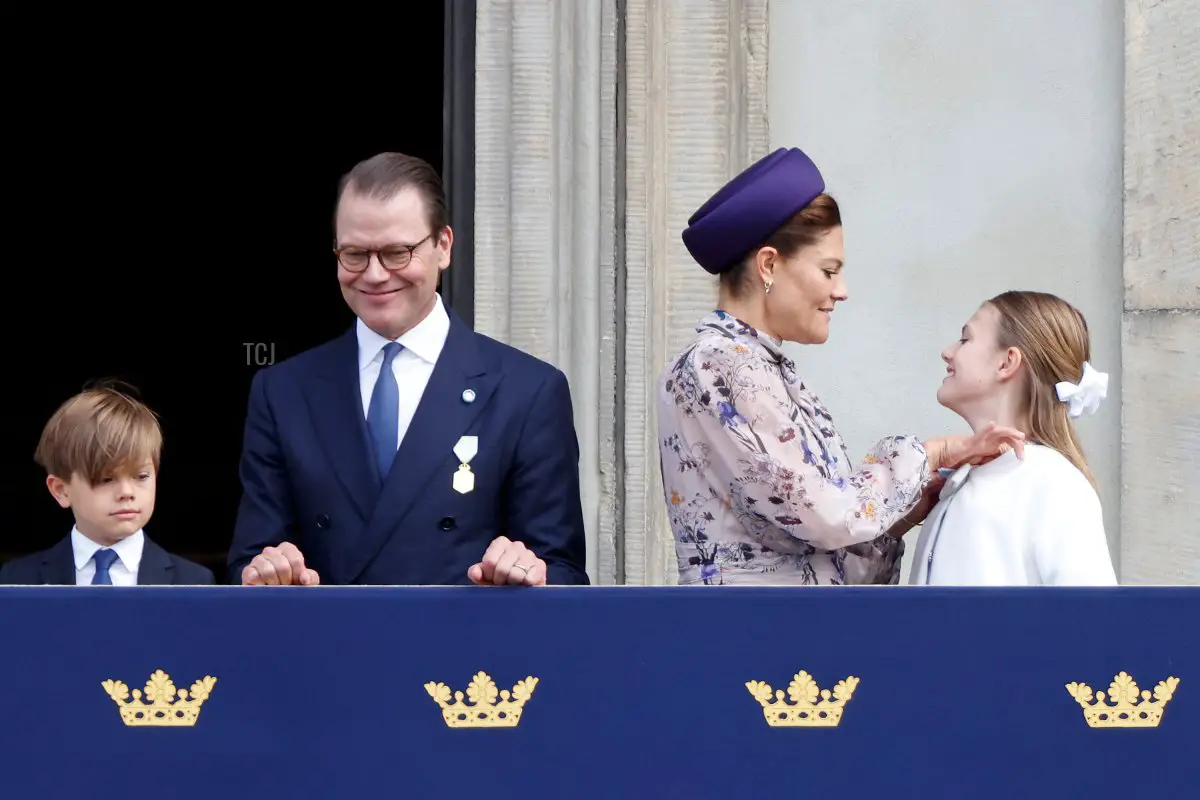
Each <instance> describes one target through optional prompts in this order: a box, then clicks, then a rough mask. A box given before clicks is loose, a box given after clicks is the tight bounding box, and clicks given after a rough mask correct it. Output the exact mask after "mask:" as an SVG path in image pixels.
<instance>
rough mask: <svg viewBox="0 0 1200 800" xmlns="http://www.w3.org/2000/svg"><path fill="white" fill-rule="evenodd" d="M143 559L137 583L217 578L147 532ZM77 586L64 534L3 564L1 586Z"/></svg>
mask: <svg viewBox="0 0 1200 800" xmlns="http://www.w3.org/2000/svg"><path fill="white" fill-rule="evenodd" d="M142 535H143V536H145V544H144V545H142V560H141V561H140V562H139V563H138V580H137V582H138V586H211V585H213V583H215V581H216V578H215V576H214V575H213V573H212V570H210V569H209V568H208V567H202V566H200V565H199V564H196V563H194V562H192V561H188V560H187V559H186V558H180V557H179V556H176V555H172V554H170V553H168V552H167V551H166V550H163V549H162V548H161V547H159V546H158V545H157V544H155V543H154V542H152V541H151V540H150V537H149V536H146V535H145V533H143V534H142ZM4 584H13V585H16V586H41V585H44V584H51V585H55V586H74V585H75V551H74V550H72V549H71V537H70V536H65V537H63V538H62V539H61V540H59V542H58V544H56V545H54V547H51V548H49V549H48V550H42V551H41V552H37V553H30V554H29V555H27V556H20V557H19V558H14V559H13V560H12V561H9V562H6V563H5V564H3V565H0V585H4Z"/></svg>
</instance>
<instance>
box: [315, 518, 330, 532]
mask: <svg viewBox="0 0 1200 800" xmlns="http://www.w3.org/2000/svg"><path fill="white" fill-rule="evenodd" d="M317 527H318V528H320V529H321V530H324V529H325V528H328V527H329V515H328V514H318V515H317Z"/></svg>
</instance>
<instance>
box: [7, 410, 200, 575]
mask: <svg viewBox="0 0 1200 800" xmlns="http://www.w3.org/2000/svg"><path fill="white" fill-rule="evenodd" d="M161 450H162V430H161V429H160V428H159V425H158V419H157V418H156V417H155V416H154V412H152V411H151V410H150V409H149V408H147V407H146V406H145V405H143V404H142V403H139V402H138V401H137V400H134V399H133V398H131V397H129V396H128V395H125V394H123V393H121V392H119V391H117V390H115V389H110V388H104V389H93V390H90V391H85V392H82V393H81V394H78V395H76V396H75V397H72V398H71V399H70V400H68V401H67V402H65V403H63V404H62V406H60V407H59V409H58V411H56V412H55V413H54V416H53V417H51V418H50V421H49V422H48V423H46V427H45V429H44V430H43V431H42V438H41V441H40V442H38V446H37V451H36V453H35V454H34V459H35V460H36V461H37V462H38V464H40V465H41V466H42V468H44V469H45V470H46V487H47V488H48V489H49V490H50V494H51V495H53V496H54V499H55V500H57V501H58V504H59V505H60V506H62V507H63V508H69V509H71V512H72V513H73V514H74V515H75V527H74V528H73V529H72V530H71V533H70V535H69V536H66V537H64V538H63V539H62V540H61V541H60V542H59V543H58V544H56V545H55V546H54V547H51V548H50V549H49V550H43V551H42V552H40V553H33V554H32V555H27V556H23V557H21V558H17V559H14V560H13V561H10V562H8V563H6V564H4V565H3V566H0V585H3V584H66V585H91V586H97V585H99V586H146V585H163V584H175V585H180V584H184V585H188V584H190V585H211V584H213V583H214V580H213V573H212V571H211V570H209V569H206V568H205V567H202V566H200V565H199V564H195V563H193V562H191V561H188V560H186V559H183V558H179V557H178V556H174V555H171V554H170V553H168V552H167V551H166V550H163V549H162V548H161V547H159V546H158V545H157V544H155V543H154V542H152V541H151V540H150V538H149V537H147V536H146V534H145V531H144V530H143V528H144V526H145V525H146V523H147V522H149V521H150V515H151V514H153V513H154V495H155V488H156V481H157V477H158V464H159V455H160V453H161Z"/></svg>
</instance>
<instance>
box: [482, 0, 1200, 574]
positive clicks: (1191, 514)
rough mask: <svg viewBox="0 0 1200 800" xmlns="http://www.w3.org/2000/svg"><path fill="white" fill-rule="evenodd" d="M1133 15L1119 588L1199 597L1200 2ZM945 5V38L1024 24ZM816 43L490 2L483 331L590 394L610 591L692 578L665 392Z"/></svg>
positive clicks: (722, 22)
mask: <svg viewBox="0 0 1200 800" xmlns="http://www.w3.org/2000/svg"><path fill="white" fill-rule="evenodd" d="M1123 1H1124V2H1125V8H1126V26H1125V27H1126V30H1125V34H1124V35H1125V44H1126V48H1125V59H1124V60H1125V64H1124V74H1125V87H1126V90H1125V96H1124V106H1125V108H1124V118H1125V129H1124V140H1125V143H1124V148H1123V149H1124V165H1125V168H1124V183H1125V198H1124V199H1125V206H1124V219H1125V226H1124V264H1123V277H1124V289H1123V294H1124V303H1123V304H1122V303H1121V302H1120V295H1121V294H1122V289H1121V288H1120V287H1119V286H1118V287H1114V289H1113V290H1112V292H1113V302H1114V303H1115V304H1116V305H1117V306H1118V307H1119V308H1120V309H1121V310H1120V311H1119V312H1116V313H1118V314H1119V315H1120V318H1121V333H1120V353H1121V364H1120V365H1119V369H1114V370H1113V372H1114V373H1115V374H1117V375H1119V376H1120V385H1119V387H1117V388H1118V391H1117V392H1115V393H1114V396H1115V397H1119V398H1120V407H1121V411H1122V414H1121V421H1120V442H1121V448H1120V452H1121V468H1120V471H1119V475H1120V487H1121V488H1120V495H1121V504H1120V508H1121V526H1120V527H1121V530H1120V533H1119V539H1118V542H1119V547H1118V549H1119V554H1120V556H1121V573H1122V579H1123V581H1125V582H1127V583H1134V582H1142V583H1145V582H1157V583H1198V582H1200V523H1198V522H1197V520H1200V469H1198V466H1197V464H1198V461H1197V459H1198V456H1197V452H1198V451H1200V422H1198V419H1197V412H1196V408H1197V405H1198V400H1200V362H1198V360H1197V359H1198V356H1197V350H1198V349H1200V274H1198V270H1200V267H1198V263H1200V214H1198V211H1200V208H1198V205H1197V203H1198V201H1197V198H1198V197H1200V176H1198V171H1200V136H1198V132H1197V119H1198V118H1200V99H1198V95H1197V86H1200V74H1198V66H1197V65H1198V62H1200V49H1198V45H1197V39H1198V38H1200V37H1197V36H1196V35H1194V33H1189V31H1190V32H1194V31H1197V30H1200V3H1197V2H1195V0H1158V1H1157V2H1154V1H1153V0H1123ZM870 2H878V3H879V4H880V9H879V13H881V14H883V13H892V12H895V10H896V6H895V5H894V3H893V0H858V2H856V3H855V4H854V5H858V6H862V5H864V4H867V5H870ZM945 2H946V7H947V13H946V14H945V15H940V16H939V21H940V24H947V23H948V21H953V20H954V19H955V18H958V17H962V16H963V15H966V17H967V18H969V17H970V15H971V14H981V13H984V11H983V10H980V9H983V8H984V6H986V9H987V11H986V13H987V14H989V15H991V16H992V17H997V18H999V15H1002V14H1003V13H1016V12H1015V11H1011V10H1008V11H1006V9H1010V8H1011V7H1010V6H1008V5H1006V4H1004V3H999V2H988V3H985V4H984V5H983V6H979V7H978V8H977V7H976V6H972V5H970V4H962V3H960V2H958V0H945ZM774 3H775V5H776V6H777V7H776V9H775V11H776V12H778V11H779V7H783V6H785V5H786V6H788V7H794V6H795V4H797V3H803V0H774ZM1021 7H1022V8H1026V7H1027V4H1022V5H1021ZM1028 8H1032V9H1033V11H1031V12H1029V13H1040V11H1038V9H1039V8H1041V7H1040V6H1038V5H1037V4H1033V5H1032V6H1028ZM1046 8H1047V9H1049V7H1046ZM822 9H824V10H823V11H822V12H821V13H825V14H837V13H838V6H837V5H836V4H832V5H831V4H823V5H822ZM972 9H975V10H972ZM1014 22H1015V20H1014ZM800 33H801V32H797V31H789V30H780V29H778V28H773V29H770V30H769V26H768V4H767V0H620V2H618V0H570V2H565V0H479V3H478V19H477V42H476V44H477V68H476V92H477V100H476V181H477V185H476V198H475V205H476V219H475V225H476V240H475V241H476V246H475V250H476V265H475V266H476V281H477V285H476V326H477V328H478V329H479V330H481V331H482V332H485V333H489V334H492V335H495V336H497V337H498V338H500V339H503V340H505V341H508V342H510V343H512V344H514V345H516V346H517V347H521V348H522V349H525V350H527V351H529V352H531V353H533V354H535V355H538V356H540V357H543V358H545V359H547V360H549V361H551V362H552V363H555V364H557V365H558V366H560V367H561V368H562V369H564V370H565V371H566V373H567V375H568V377H569V378H570V381H571V386H572V391H573V395H574V403H575V415H576V424H577V427H578V430H579V436H580V444H581V447H582V453H583V460H582V464H581V470H582V474H583V481H584V506H585V512H586V515H587V525H588V540H589V553H588V560H589V572H590V574H591V577H592V580H593V582H595V583H598V584H613V583H629V584H662V583H673V582H674V580H675V567H674V551H673V547H672V545H671V542H670V539H669V536H668V534H667V526H666V519H665V508H664V505H663V501H662V497H661V482H660V476H659V472H658V469H659V467H658V452H657V447H656V442H655V436H656V423H655V417H654V404H653V383H654V380H655V379H656V378H657V376H658V374H659V373H660V371H661V370H662V369H663V367H664V366H665V364H666V360H667V358H668V356H669V354H670V353H672V352H674V351H675V350H676V349H677V348H678V347H679V346H681V344H682V343H683V342H684V341H685V340H686V338H687V337H688V336H690V334H691V330H692V326H693V325H694V323H695V321H696V320H697V319H698V318H699V317H700V316H701V315H702V314H703V313H705V312H706V311H708V310H709V309H710V307H711V305H712V302H713V300H714V298H715V285H714V282H713V280H712V279H711V278H709V277H708V276H707V275H706V274H704V273H703V271H702V270H700V269H699V268H697V267H696V266H695V265H694V264H693V263H692V261H691V259H690V258H689V257H688V255H687V253H686V251H685V250H684V248H683V245H682V242H681V241H680V238H679V236H680V231H681V230H682V228H683V226H684V224H685V223H686V219H687V216H688V215H689V214H690V213H691V212H692V211H693V210H694V209H695V208H696V207H697V206H698V205H699V204H700V203H701V202H702V201H703V200H704V199H705V198H706V197H707V196H708V195H709V194H710V193H711V192H712V191H713V190H714V188H715V187H717V186H719V185H720V184H721V183H722V182H723V181H724V180H726V179H727V178H728V177H730V176H732V175H733V174H735V173H736V172H738V171H739V170H740V169H742V168H743V167H744V166H745V165H747V164H748V163H750V162H751V161H752V160H754V159H755V158H757V157H758V156H760V155H762V154H763V153H765V152H766V151H767V149H768V145H769V136H768V130H767V120H768V108H767V86H768V74H767V64H768V44H769V43H771V42H774V43H775V46H776V47H792V48H794V47H797V46H798V44H797V43H798V41H800V40H802V38H803V37H802V36H801V35H800ZM1080 46H1084V45H1080ZM1114 46H1115V47H1117V48H1119V41H1117V42H1116V43H1115V45H1114ZM1004 74H1005V73H1004V72H1003V71H997V73H996V74H995V75H992V76H990V77H989V80H990V81H992V82H995V81H1002V80H1003V77H1004ZM774 78H775V79H776V80H778V79H779V78H780V76H778V75H777V76H774ZM955 78H956V76H952V75H944V74H940V73H937V72H931V73H929V74H928V75H926V76H925V79H927V80H929V81H932V82H935V83H936V82H938V81H945V80H952V79H955ZM881 79H882V78H881ZM909 88H910V89H911V88H912V87H909ZM918 88H920V87H918ZM925 88H926V89H927V90H928V91H931V92H932V91H934V90H936V89H937V87H936V86H930V87H925ZM1006 91H1008V92H1009V93H1019V92H1020V91H1021V88H1020V87H1019V86H1010V87H1009V88H1008V90H1006ZM814 113H815V112H814ZM822 113H825V114H832V115H833V116H834V117H836V116H837V115H838V111H837V109H836V108H831V109H826V110H825V111H823V112H822ZM813 124H814V125H815V124H816V118H815V117H814V122H813ZM879 124H880V125H881V126H886V121H880V123H879ZM915 135H919V131H918V132H916V134H915ZM1111 202H1112V203H1113V204H1114V205H1115V204H1117V203H1119V202H1120V198H1119V197H1114V198H1112V201H1111ZM1114 359H1115V348H1114ZM1110 449H1111V448H1110Z"/></svg>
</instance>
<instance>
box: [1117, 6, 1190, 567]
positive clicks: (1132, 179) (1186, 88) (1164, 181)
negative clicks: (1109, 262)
mask: <svg viewBox="0 0 1200 800" xmlns="http://www.w3.org/2000/svg"><path fill="white" fill-rule="evenodd" d="M1124 233H1125V235H1124V239H1125V270H1124V272H1125V311H1124V315H1123V318H1122V327H1121V348H1122V351H1121V352H1122V360H1123V363H1124V373H1125V379H1124V386H1123V404H1122V418H1121V423H1122V427H1121V448H1122V449H1121V477H1122V483H1123V491H1122V500H1123V503H1122V516H1121V581H1122V583H1136V584H1197V583H1200V2H1197V1H1196V0H1126V2H1125V229H1124Z"/></svg>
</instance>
